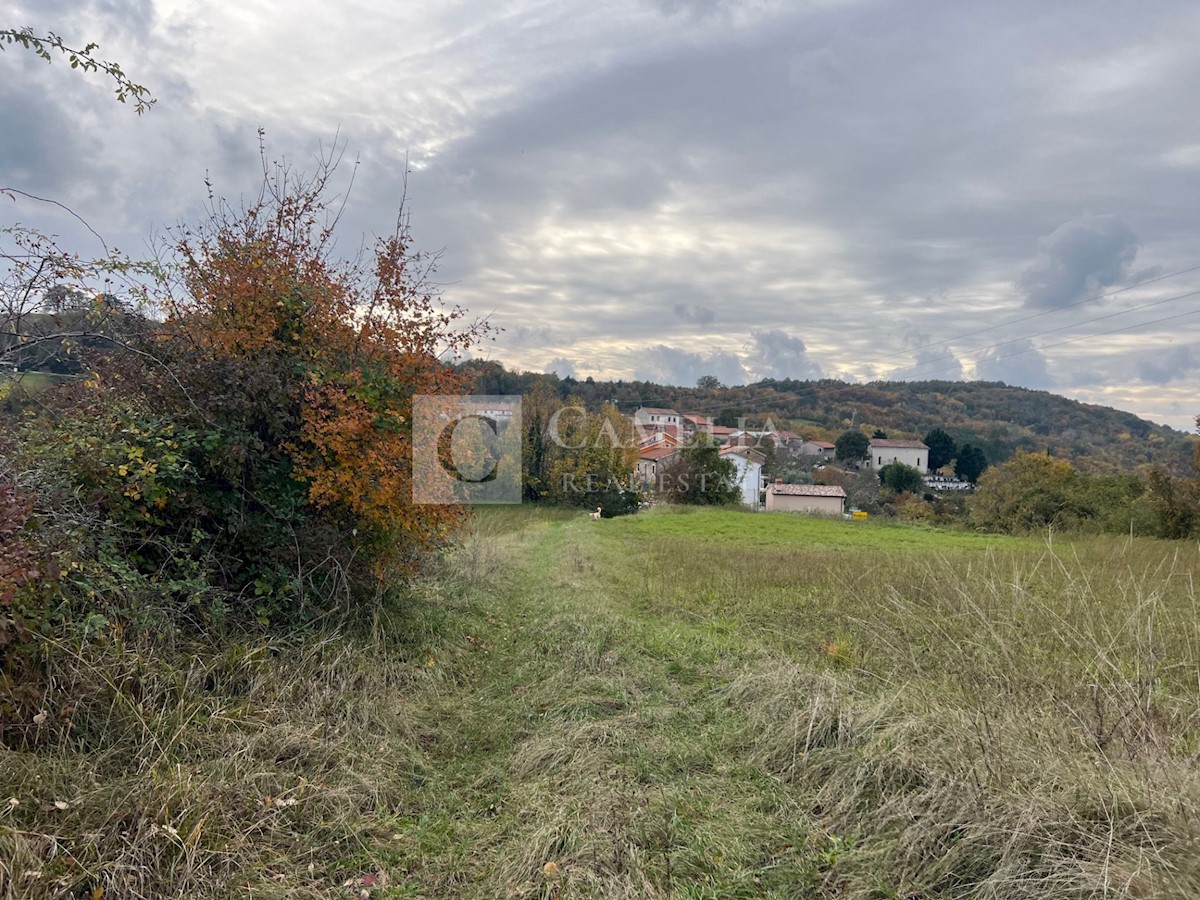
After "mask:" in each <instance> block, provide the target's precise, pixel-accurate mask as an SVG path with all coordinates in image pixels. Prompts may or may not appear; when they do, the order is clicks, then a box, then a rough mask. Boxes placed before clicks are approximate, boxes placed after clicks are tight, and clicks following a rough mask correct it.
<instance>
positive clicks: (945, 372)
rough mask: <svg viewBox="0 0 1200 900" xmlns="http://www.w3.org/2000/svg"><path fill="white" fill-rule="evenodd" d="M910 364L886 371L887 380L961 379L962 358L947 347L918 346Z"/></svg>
mask: <svg viewBox="0 0 1200 900" xmlns="http://www.w3.org/2000/svg"><path fill="white" fill-rule="evenodd" d="M915 357H916V358H915V359H914V360H913V364H912V365H911V366H905V367H904V368H900V369H894V370H892V371H891V372H888V376H887V377H888V380H889V381H931V380H933V381H961V380H962V377H963V365H962V360H961V359H959V358H958V357H957V356H955V355H954V353H953V352H951V350H950V348H949V347H920V348H918V349H917V351H916V354H915Z"/></svg>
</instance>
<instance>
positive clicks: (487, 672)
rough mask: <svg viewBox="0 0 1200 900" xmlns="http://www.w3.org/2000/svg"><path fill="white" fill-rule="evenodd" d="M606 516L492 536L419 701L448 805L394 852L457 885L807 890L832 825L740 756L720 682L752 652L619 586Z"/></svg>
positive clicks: (420, 873)
mask: <svg viewBox="0 0 1200 900" xmlns="http://www.w3.org/2000/svg"><path fill="white" fill-rule="evenodd" d="M609 524H610V523H607V522H604V523H600V524H599V525H598V526H593V525H592V523H590V522H588V521H584V520H582V519H576V520H572V521H566V522H557V523H553V524H543V525H535V526H533V527H529V528H525V529H522V530H520V531H518V532H510V533H507V534H503V535H500V536H497V537H493V538H490V539H489V540H491V541H493V542H494V543H492V544H491V546H490V548H489V551H488V552H495V553H497V554H499V555H500V556H501V557H502V558H503V561H502V562H500V563H499V565H498V567H497V568H496V569H494V570H492V574H491V576H490V578H488V579H487V581H488V583H489V586H488V587H484V588H482V589H479V590H477V592H476V593H475V594H474V596H473V599H472V601H471V611H470V613H469V615H470V616H471V617H472V618H473V620H474V622H475V623H476V625H477V626H478V627H477V628H476V629H474V631H475V632H476V633H469V634H466V636H465V637H464V642H465V646H466V648H469V649H467V650H466V652H464V653H462V654H460V655H459V656H458V658H457V659H456V660H455V661H454V662H453V663H451V664H450V666H449V669H448V670H447V671H445V672H443V673H442V674H441V676H440V677H441V678H443V679H444V682H445V685H444V689H442V690H440V691H438V692H437V694H436V696H437V700H436V702H433V703H429V704H428V705H427V708H426V709H425V710H424V712H423V715H424V717H425V719H426V721H427V724H428V727H429V729H430V730H429V738H428V740H429V741H430V746H429V753H430V754H431V756H432V757H433V758H434V759H435V760H436V763H435V765H434V768H436V770H437V772H438V776H437V784H436V787H435V788H434V790H433V792H432V793H433V794H434V796H435V797H436V799H437V801H438V802H437V803H436V805H435V806H434V808H432V809H427V810H426V811H424V812H422V813H421V814H420V815H419V816H417V817H415V818H413V819H412V820H410V821H407V822H405V823H401V824H404V825H406V826H408V827H407V828H406V829H404V832H405V833H404V834H403V836H402V837H401V839H400V840H399V841H398V843H399V845H400V846H398V847H397V848H395V849H396V851H398V852H397V856H396V858H395V863H397V864H399V865H401V866H403V867H405V868H407V869H408V870H409V876H410V877H411V879H412V880H413V882H414V883H415V884H420V883H422V882H425V884H426V885H427V888H426V889H428V890H432V891H437V892H448V893H454V894H461V895H464V896H480V897H483V896H521V895H529V896H563V897H566V896H591V897H623V896H628V897H638V896H651V897H653V896H677V897H713V898H716V897H761V896H805V895H809V894H811V893H813V892H814V891H815V890H816V887H817V885H818V884H819V883H820V881H821V867H822V865H823V864H824V863H828V861H829V860H830V859H831V856H830V853H831V848H834V847H836V844H835V842H834V838H833V836H830V835H824V834H823V833H822V832H821V831H820V829H819V828H818V827H816V826H815V825H814V823H813V822H811V821H810V820H809V818H808V816H807V815H806V814H805V813H804V812H803V809H802V807H801V805H799V804H798V803H797V801H796V798H795V797H794V796H793V794H792V792H791V791H789V790H788V788H787V787H786V786H785V785H784V784H783V783H782V782H781V781H780V780H779V779H778V778H775V777H773V776H771V775H769V774H768V773H766V772H765V771H764V770H763V769H762V768H761V767H760V766H758V765H755V764H753V763H752V762H750V761H749V760H748V759H747V755H748V754H747V751H748V742H749V741H750V739H751V737H752V735H750V734H748V731H747V722H746V721H745V720H744V718H743V717H742V716H741V715H740V714H739V712H738V710H737V709H736V708H735V707H734V706H733V705H732V704H731V702H730V698H729V694H728V688H729V685H730V683H731V681H732V680H733V679H735V678H737V677H739V675H741V674H743V673H744V672H745V671H746V670H747V669H748V668H753V667H754V665H755V664H756V663H757V662H761V661H762V655H761V653H758V652H757V651H754V650H753V649H751V648H750V647H748V646H746V645H745V644H744V643H743V642H742V641H741V640H740V639H739V638H738V637H737V636H736V635H732V634H727V633H724V632H723V631H722V629H719V628H716V629H714V628H712V627H711V626H710V625H708V624H688V623H686V622H682V621H676V622H669V623H664V622H663V621H662V619H661V617H660V616H659V615H657V614H655V613H653V612H652V611H648V610H647V609H646V608H645V604H644V603H642V601H641V599H639V598H638V597H634V596H624V595H622V594H621V593H619V592H620V591H621V589H622V587H623V584H622V581H621V580H620V579H615V578H614V577H613V575H614V573H613V571H612V570H611V569H610V565H611V560H610V559H608V558H607V557H608V554H610V553H612V552H613V551H614V545H613V544H612V543H610V542H606V541H605V539H604V536H603V534H602V533H601V532H602V530H603V529H604V528H605V527H606V526H607V525H609ZM484 527H485V529H486V522H485V526H484ZM485 567H486V564H485ZM436 666H437V664H436V663H435V666H432V667H431V668H436Z"/></svg>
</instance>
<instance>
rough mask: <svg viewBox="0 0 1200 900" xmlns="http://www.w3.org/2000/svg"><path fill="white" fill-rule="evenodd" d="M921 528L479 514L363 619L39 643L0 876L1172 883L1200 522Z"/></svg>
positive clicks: (1192, 855) (198, 883) (1119, 891)
mask: <svg viewBox="0 0 1200 900" xmlns="http://www.w3.org/2000/svg"><path fill="white" fill-rule="evenodd" d="M777 529H782V533H784V534H790V535H791V536H792V538H793V539H792V540H790V541H783V540H780V539H779V537H778V535H779V533H780V532H779V531H778V530H777ZM717 534H721V535H722V536H721V537H720V538H719V539H717V538H715V535H717ZM771 535H774V536H773V537H769V536H771ZM943 537H944V536H943V535H940V534H939V533H938V532H933V531H929V530H918V529H904V528H897V527H883V528H873V527H871V526H870V525H869V524H868V525H867V526H865V527H864V526H862V525H861V524H857V523H842V522H811V521H801V520H791V519H789V520H787V524H781V523H780V521H779V520H778V519H777V518H776V517H775V516H773V515H766V514H764V515H757V516H756V515H752V514H745V513H740V512H733V511H722V510H714V511H696V512H683V513H675V512H667V513H654V514H651V515H646V516H639V517H632V518H627V519H616V520H610V521H609V520H606V521H604V522H601V523H592V522H590V521H588V520H586V518H585V517H584V516H583V515H582V514H559V513H554V512H550V511H545V510H537V509H519V510H503V509H501V510H483V511H482V512H481V514H480V516H479V518H478V521H477V527H476V534H475V536H474V537H472V539H471V540H470V541H468V543H467V544H466V546H465V547H464V548H462V549H461V550H460V551H458V552H457V553H456V554H455V555H454V556H453V558H452V559H451V560H449V562H448V563H447V565H446V566H445V567H444V568H443V569H442V570H441V571H439V572H435V573H432V574H431V575H429V576H428V577H427V578H425V579H424V580H422V581H420V582H419V583H418V584H417V585H416V586H414V588H413V591H412V592H411V595H410V596H409V597H408V599H407V601H406V603H405V605H404V606H403V608H400V609H394V610H390V611H380V612H377V613H375V614H374V615H373V616H367V617H366V620H364V621H352V622H344V623H342V624H341V625H340V626H339V627H338V628H336V629H334V628H333V627H332V626H329V628H328V629H327V630H326V631H325V632H323V633H314V634H308V635H297V636H294V637H292V638H286V639H285V638H276V639H274V640H271V641H266V640H254V639H251V638H246V639H244V640H241V641H237V642H233V643H232V644H231V645H229V646H228V648H227V649H225V650H223V651H221V652H219V653H214V652H212V651H211V650H209V649H207V648H205V647H203V646H195V647H184V646H173V647H166V646H161V645H159V646H155V647H153V648H150V647H136V648H135V647H123V646H120V645H95V644H86V645H80V646H78V647H57V648H54V655H53V659H54V669H55V672H56V678H57V679H58V683H57V687H58V690H59V692H60V693H61V692H63V691H68V692H70V691H73V692H74V696H75V698H76V699H75V701H74V703H73V707H74V708H73V709H72V710H70V711H67V712H64V711H63V710H59V709H53V710H47V711H46V712H47V716H46V718H44V719H43V720H41V722H40V723H33V722H31V723H30V724H29V729H30V730H29V735H28V743H27V746H26V747H25V749H22V750H20V751H14V752H7V753H6V754H5V755H4V756H2V757H0V816H2V818H0V896H3V897H51V896H89V895H90V896H101V895H100V894H98V893H96V891H98V890H99V889H101V888H103V889H104V893H103V896H106V897H126V896H128V897H161V896H177V897H194V896H228V895H234V894H236V895H239V896H259V897H267V896H280V897H283V896H289V897H314V898H316V897H339V896H357V895H358V893H359V892H360V891H362V890H367V891H368V892H369V893H370V895H371V896H374V897H416V896H422V895H423V896H426V897H435V896H437V897H441V896H468V897H489V898H490V897H497V896H528V897H562V898H566V897H606V898H607V897H689V898H696V897H712V898H716V897H762V896H778V897H807V896H812V897H822V896H824V897H880V898H884V897H896V898H916V897H966V896H971V897H975V896H979V897H996V898H1012V897H1030V898H1033V897H1038V898H1041V897H1064V898H1066V897H1139V898H1141V897H1175V896H1179V897H1183V896H1195V895H1196V894H1197V893H1198V892H1200V863H1198V862H1197V859H1200V854H1197V852H1196V849H1197V848H1196V833H1195V822H1196V821H1197V820H1198V819H1200V786H1198V785H1197V783H1196V777H1195V776H1196V771H1197V753H1198V752H1200V741H1198V740H1197V737H1198V734H1200V732H1198V730H1197V725H1198V722H1197V714H1198V707H1197V703H1196V699H1197V677H1198V673H1200V666H1198V662H1200V629H1198V627H1197V624H1196V623H1197V617H1196V607H1195V604H1196V595H1195V585H1194V582H1195V576H1196V570H1197V566H1198V563H1200V548H1198V547H1197V545H1196V544H1195V543H1194V542H1193V543H1186V542H1176V543H1170V542H1160V541H1151V540H1133V541H1129V540H1124V541H1119V540H1112V539H1088V540H1085V541H1077V542H1073V543H1064V542H1062V541H1060V540H1058V539H1056V540H1055V541H1054V543H1053V545H1052V546H1051V545H1049V544H1047V543H1046V542H1039V541H1035V540H1015V539H1008V538H977V539H971V538H966V537H964V536H956V537H955V538H953V539H948V540H946V542H945V545H944V548H943V549H939V548H938V542H939V541H940V540H942V538H943ZM227 643H228V642H227ZM67 719H69V720H70V727H69V728H68V727H67V725H66V724H65V722H66V720H67ZM9 797H12V798H13V799H14V800H16V801H17V803H15V804H14V803H12V802H11V801H8V802H3V801H7V798H9Z"/></svg>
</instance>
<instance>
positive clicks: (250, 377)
mask: <svg viewBox="0 0 1200 900" xmlns="http://www.w3.org/2000/svg"><path fill="white" fill-rule="evenodd" d="M332 174H333V167H332V166H325V167H323V168H322V169H321V170H320V172H319V173H318V175H316V176H314V177H310V178H299V177H296V176H294V175H293V174H291V173H290V172H289V171H288V170H287V169H284V168H282V167H278V166H277V167H275V169H274V171H271V170H270V169H266V168H265V169H264V182H263V190H262V191H261V193H260V194H259V196H258V197H257V198H256V200H255V201H254V202H252V203H251V204H250V205H249V206H247V207H245V208H242V209H238V210H234V209H232V208H231V207H229V206H228V205H227V204H224V203H219V202H218V203H213V204H211V206H210V210H209V217H208V219H207V220H206V221H205V222H204V223H203V224H202V225H201V226H198V227H193V228H183V229H180V230H179V231H177V232H176V233H175V234H174V235H173V237H174V246H173V249H174V251H175V253H176V254H177V260H178V268H177V269H176V271H177V272H178V273H179V276H180V277H179V278H178V279H176V280H174V281H173V282H172V283H171V288H172V290H171V291H170V292H169V293H168V295H167V296H166V297H165V298H164V300H163V305H164V306H165V309H166V313H167V316H166V321H165V327H164V328H163V329H162V330H161V332H160V333H159V334H158V335H157V336H156V337H155V338H154V342H153V344H152V345H151V350H152V351H153V356H154V357H155V358H156V359H158V360H160V361H163V362H165V363H166V364H165V366H157V367H151V368H152V369H155V370H156V371H152V372H148V373H147V378H146V379H145V383H146V384H147V387H148V388H149V389H150V390H153V391H154V392H156V393H157V395H158V396H159V397H161V398H162V400H163V401H165V402H166V403H168V405H170V406H172V407H174V408H176V409H177V410H179V412H180V414H181V415H183V416H185V417H186V418H187V419H188V424H189V425H191V426H192V427H195V428H199V429H204V428H209V429H212V430H213V433H214V435H215V436H216V437H215V440H214V441H213V451H212V453H211V454H209V455H208V457H207V458H206V459H204V460H203V461H202V463H201V464H202V467H203V469H204V470H205V473H204V474H205V477H206V479H207V480H208V481H210V482H211V481H212V480H214V479H215V480H216V481H217V482H219V483H220V484H221V485H222V486H224V487H226V488H228V489H229V490H230V491H232V492H234V493H235V494H236V495H237V499H238V510H237V517H242V516H244V515H245V514H246V511H247V510H251V511H252V512H254V513H255V514H257V515H258V517H259V519H260V520H263V521H265V522H266V524H267V526H268V527H274V528H276V529H277V530H279V531H280V532H281V536H282V537H283V541H282V546H284V547H286V551H285V552H286V553H290V554H291V555H292V558H293V559H294V556H295V551H294V547H295V546H297V544H299V545H304V544H305V543H306V542H308V543H310V544H311V543H313V542H314V535H319V537H317V538H316V539H315V543H316V546H311V547H309V551H310V553H309V555H314V554H315V555H316V556H317V557H319V558H318V559H317V560H315V562H320V561H322V560H327V559H331V558H335V557H341V559H342V562H343V563H346V564H348V562H349V560H350V559H353V560H354V561H355V564H356V565H355V569H356V571H358V572H359V573H360V574H363V573H365V574H368V575H369V576H370V578H371V580H376V581H377V580H379V579H385V580H386V579H387V578H388V577H389V576H392V575H395V574H401V573H403V572H405V571H409V570H411V569H412V568H413V567H414V566H415V565H417V564H418V563H419V561H420V560H421V559H422V558H423V557H424V555H425V554H426V553H427V552H428V551H430V550H432V549H434V548H437V547H439V546H441V545H443V544H444V543H445V541H446V540H447V538H448V536H449V535H450V534H451V532H452V531H453V530H454V529H455V527H456V526H457V525H458V524H459V522H460V521H461V519H462V517H463V516H464V514H465V511H464V510H463V509H462V507H459V506H453V505H445V506H428V505H414V504H413V502H412V499H411V497H412V484H411V477H412V476H411V472H412V465H411V459H412V429H411V415H412V398H413V396H414V395H416V394H453V393H460V392H462V391H463V390H465V389H466V388H467V387H468V385H467V384H466V383H465V381H464V379H463V378H462V377H461V376H460V375H459V374H458V373H457V372H456V371H455V370H454V369H453V368H452V367H451V366H450V365H448V364H447V362H446V360H453V359H454V358H456V357H458V356H459V355H461V354H462V352H463V351H465V350H466V349H468V348H469V347H470V346H472V345H476V344H478V343H479V342H480V341H481V340H483V339H484V338H485V337H486V336H487V335H488V333H489V331H490V329H489V326H488V325H487V324H486V323H485V322H482V321H478V320H468V319H467V318H466V314H465V312H464V310H462V309H461V308H459V307H457V306H446V305H445V304H443V303H441V302H440V300H439V298H438V296H437V293H436V291H435V290H434V289H433V288H431V286H430V285H429V282H428V277H429V274H430V272H431V271H432V263H433V262H434V260H433V259H432V258H430V257H428V256H425V255H423V254H420V253H417V252H414V251H413V249H412V241H411V236H410V232H409V228H408V224H407V219H406V218H404V217H403V216H402V217H401V218H400V219H398V222H397V225H396V227H395V229H394V231H393V232H392V233H391V234H390V235H389V236H387V237H385V238H382V239H379V240H378V241H377V242H376V243H375V245H374V247H373V248H372V249H371V251H370V252H363V253H360V254H359V255H358V256H357V257H356V258H354V259H352V260H340V259H337V258H335V256H334V254H333V237H334V231H335V226H336V224H337V217H336V215H335V214H334V213H333V212H332V211H331V209H330V207H329V206H328V205H327V204H326V202H325V200H324V197H325V194H326V191H327V188H328V184H329V179H330V176H331V175H332ZM239 530H244V529H239ZM298 531H301V532H304V534H303V535H301V536H300V537H297V534H296V532H298ZM364 563H365V564H366V565H365V566H364V565H363V564H364Z"/></svg>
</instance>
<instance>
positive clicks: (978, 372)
mask: <svg viewBox="0 0 1200 900" xmlns="http://www.w3.org/2000/svg"><path fill="white" fill-rule="evenodd" d="M975 377H976V378H978V379H979V380H981V381H1003V382H1004V383H1005V384H1011V385H1016V386H1019V387H1027V388H1039V389H1044V388H1051V387H1054V385H1055V381H1054V378H1052V377H1051V375H1050V372H1049V369H1048V367H1047V364H1046V357H1045V354H1043V353H1042V352H1041V351H1040V350H1038V349H1037V348H1036V347H1034V345H1033V342H1032V341H1030V340H1028V339H1023V340H1019V341H1013V342H1009V343H1007V344H1006V345H1005V346H1004V347H1003V348H996V349H992V350H989V351H987V352H986V353H984V354H983V355H982V356H980V357H979V359H977V360H976V361H975Z"/></svg>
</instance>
